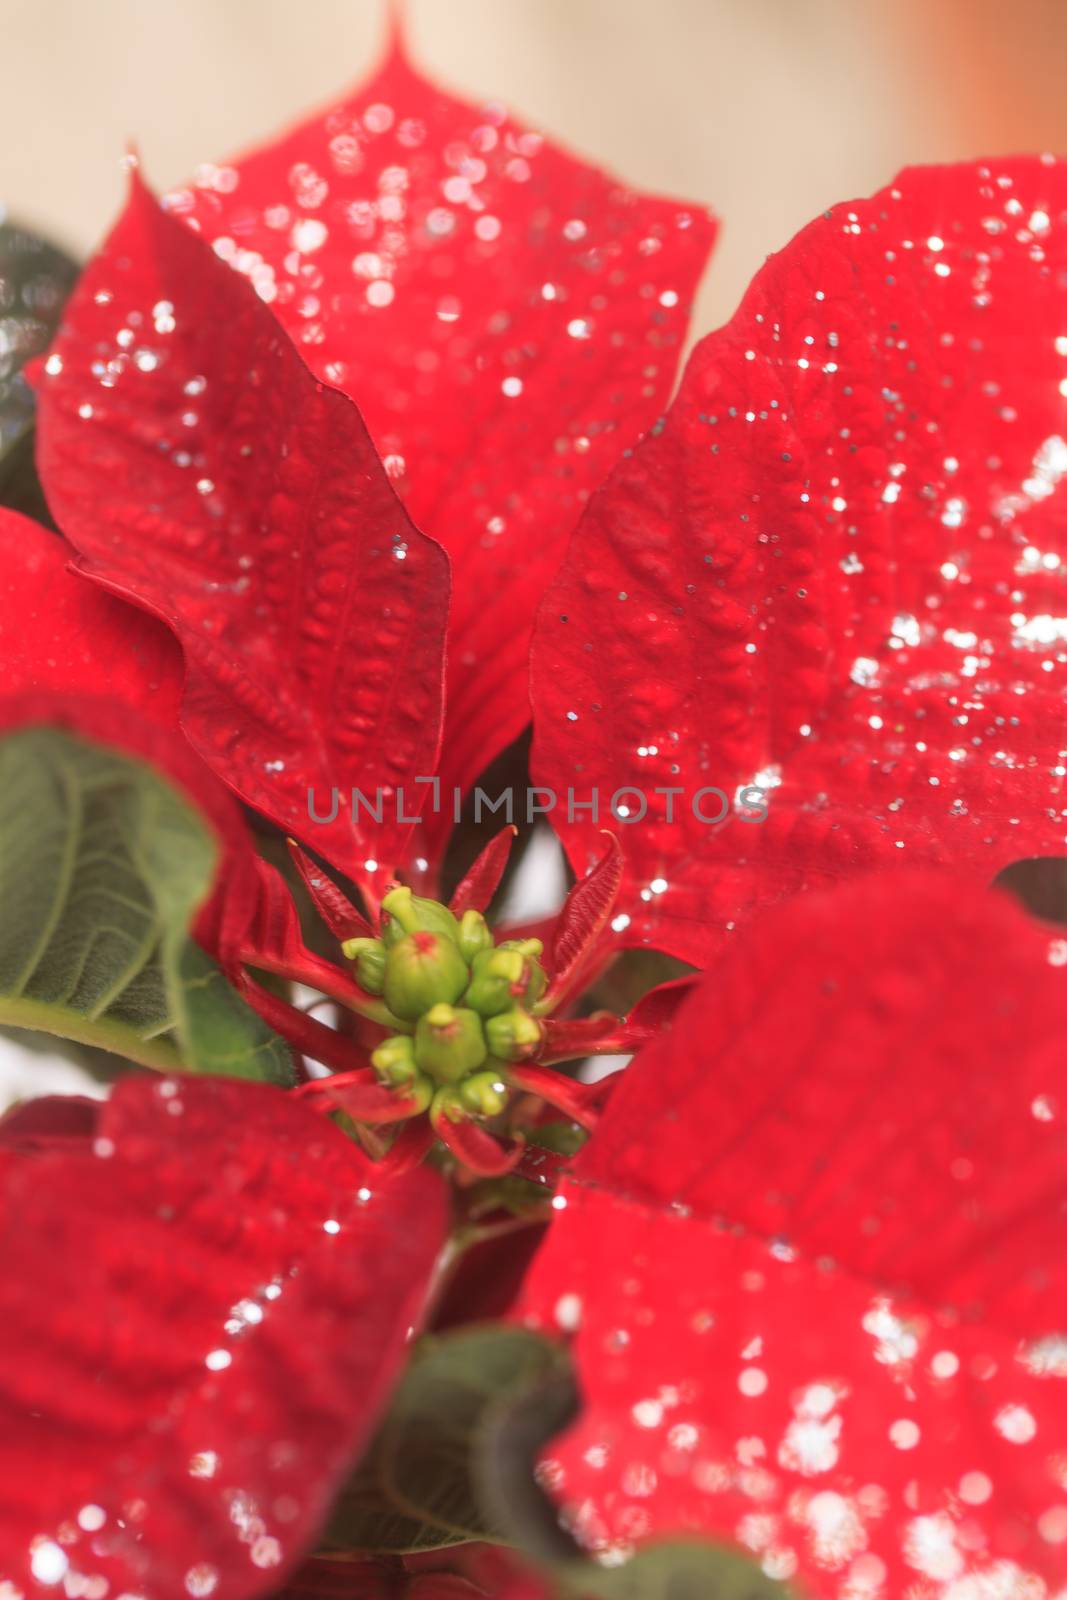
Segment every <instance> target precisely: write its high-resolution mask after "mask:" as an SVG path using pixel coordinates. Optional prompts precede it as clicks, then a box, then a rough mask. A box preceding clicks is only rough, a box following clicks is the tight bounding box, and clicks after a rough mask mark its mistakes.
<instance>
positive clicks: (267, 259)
mask: <svg viewBox="0 0 1067 1600" xmlns="http://www.w3.org/2000/svg"><path fill="white" fill-rule="evenodd" d="M166 203H167V204H168V206H170V207H171V209H173V210H174V211H175V212H176V213H177V214H178V215H181V216H183V217H184V218H186V219H187V220H188V221H189V223H190V224H191V225H192V226H194V227H196V228H198V229H199V230H200V231H201V232H202V233H203V236H204V237H205V238H206V239H208V240H209V241H210V242H211V244H212V245H213V247H214V249H215V250H216V251H217V252H218V254H220V255H221V256H222V257H223V259H224V260H227V261H229V262H230V263H231V265H232V266H234V267H235V268H236V269H237V270H238V271H239V272H243V273H245V274H246V275H247V276H248V277H250V278H251V280H252V282H253V283H254V284H255V286H256V288H257V289H258V290H259V292H260V294H261V295H262V296H263V298H264V299H265V300H267V301H268V302H269V303H270V305H271V308H272V310H273V311H274V312H275V314H276V315H277V317H278V319H279V321H280V322H281V323H282V325H283V326H284V327H285V328H286V329H287V330H288V331H289V333H290V334H291V335H292V337H293V339H294V340H295V341H296V343H297V345H298V347H299V348H300V350H301V353H302V354H303V355H304V356H305V358H306V360H307V361H308V362H309V363H310V365H311V367H312V369H313V370H314V371H315V372H316V373H317V374H318V376H319V377H321V378H323V379H325V380H326V381H327V382H328V383H331V384H335V385H336V386H337V387H339V388H341V389H344V390H345V392H346V393H348V394H350V395H351V396H352V397H353V399H355V400H356V402H357V403H358V404H359V406H360V408H361V409H362V410H363V413H364V415H365V417H366V419H367V423H368V426H369V428H370V430H371V433H372V435H373V437H374V439H375V442H376V443H377V445H378V448H379V450H380V451H381V453H382V455H383V456H384V458H385V461H386V465H387V466H388V467H389V469H390V472H391V473H392V474H393V476H394V479H395V481H396V483H397V487H398V488H399V490H400V492H401V493H402V494H403V496H404V499H405V501H406V503H407V505H408V508H409V509H410V511H411V514H412V516H413V518H414V519H415V521H416V522H417V523H418V525H419V527H421V528H425V529H426V530H427V531H428V532H430V533H432V534H434V535H435V536H436V537H437V538H439V539H440V540H441V541H442V542H443V544H444V545H445V547H446V549H447V550H448V552H449V555H450V556H451V557H452V561H453V563H454V566H455V570H456V573H457V584H456V592H455V595H454V599H453V615H452V622H451V634H450V639H451V642H450V645H449V705H448V723H447V730H446V737H445V744H444V763H445V765H444V769H443V771H444V778H445V781H446V782H447V783H448V784H449V785H451V784H452V783H467V782H468V781H469V780H471V779H473V778H475V777H476V776H477V775H478V773H479V772H480V771H481V770H482V769H483V768H484V767H485V766H486V764H487V763H488V762H489V760H490V759H491V758H492V756H493V755H494V754H496V753H497V752H498V751H499V750H501V749H503V747H504V746H505V745H506V744H508V743H509V741H510V740H511V739H513V738H514V737H515V736H516V735H517V734H518V733H520V732H521V730H522V728H523V727H524V726H525V725H526V723H527V722H528V721H529V702H528V699H527V692H526V655H527V648H528V644H529V638H530V626H531V618H532V616H533V612H534V608H535V606H536V604H537V601H538V600H539V599H540V597H541V594H542V593H543V591H544V587H545V584H546V583H547V582H548V580H549V578H550V577H551V575H552V573H553V571H554V570H555V568H556V566H557V564H558V562H559V559H560V556H561V555H562V552H563V549H564V546H565V542H566V538H567V535H568V533H569V531H570V529H571V528H572V527H573V525H574V522H575V520H576V518H577V516H578V513H579V511H580V509H581V507H582V504H583V502H584V499H585V497H586V496H587V494H588V493H589V492H590V490H591V489H592V488H593V487H594V486H595V485H596V484H597V483H599V482H600V480H601V479H602V478H603V477H604V474H605V473H606V472H607V470H608V468H609V467H610V466H611V465H613V463H614V462H615V461H616V460H617V459H618V457H619V455H620V454H621V453H622V451H623V450H624V449H625V448H626V447H627V446H629V445H630V444H631V443H632V442H633V440H634V438H635V437H636V436H637V434H638V433H639V431H640V430H641V429H642V428H644V427H646V426H647V425H648V424H649V423H650V422H651V421H652V420H653V418H654V417H655V416H656V414H657V411H658V410H659V408H660V407H661V406H662V404H663V403H664V402H665V400H666V398H667V396H668V394H669V392H670V388H671V384H672V382H673V379H674V373H675V369H676V365H677V362H678V358H679V354H680V351H681V346H682V341H683V339H684V337H685V329H686V322H687V318H688V311H689V304H690V300H691V298H692V293H693V290H694V287H695V285H696V282H697V280H698V278H699V276H700V273H701V271H702V269H703V266H704V262H705V259H706V256H707V253H708V250H709V248H710V245H711V241H712V238H713V235H714V226H713V224H712V223H711V221H710V220H709V218H708V216H707V214H706V213H705V212H704V211H703V210H702V209H701V208H700V207H693V206H687V205H684V204H681V203H678V202H675V201H671V200H666V199H662V198H659V197H655V196H652V195H643V194H637V193H635V192H634V191H632V190H629V189H627V188H625V187H624V186H622V185H621V184H620V183H619V182H618V181H617V180H615V179H614V178H611V177H609V176H607V175H606V174H604V173H602V172H599V171H597V169H596V168H594V167H591V166H588V165H587V164H586V163H585V162H582V161H579V160H577V159H576V158H575V157H573V156H571V155H569V154H567V153H566V152H564V151H562V150H560V149H559V148H558V147H556V146H554V145H553V144H551V143H550V142H549V141H547V140H545V139H544V138H542V137H541V135H540V134H537V133H534V132H532V131H531V130H530V129H528V128H526V127H524V126H523V125H522V124H521V123H519V122H517V121H515V120H513V119H512V118H510V117H509V116H507V114H506V113H505V112H504V110H503V109H502V108H501V107H499V106H497V105H488V106H472V105H468V104H466V103H464V102H463V101H461V100H458V99H456V98H455V97H454V96H452V95H449V94H445V93H443V92H442V91H441V90H439V89H437V88H436V87H435V86H434V85H432V84H430V83H428V82H427V81H426V80H425V79H424V78H422V77H420V76H419V74H418V73H416V72H415V71H414V70H413V69H412V67H411V65H410V64H409V62H408V61H407V60H406V59H405V58H404V56H403V54H402V53H401V52H400V51H399V50H394V51H393V52H392V53H391V55H390V57H389V59H388V61H387V62H386V63H385V65H384V67H383V69H382V70H381V71H380V72H378V73H377V74H376V75H375V76H374V77H373V78H372V79H371V81H370V82H368V83H367V84H365V85H364V86H363V87H362V88H360V89H359V90H357V91H356V93H355V94H353V95H352V96H351V97H349V98H346V99H344V100H341V101H339V102H338V103H337V104H335V105H333V106H330V107H329V108H327V109H326V110H325V111H320V112H318V113H316V115H315V116H313V117H312V118H311V119H310V120H309V121H307V122H305V123H303V124H302V125H301V126H300V127H298V128H296V129H294V130H292V131H291V132H289V133H287V134H286V135H284V136H283V137H282V138H281V139H279V140H277V141H275V142H273V143H271V144H269V145H266V146H265V147H264V148H263V149H261V150H259V151H257V152H255V153H253V154H251V155H249V156H246V157H245V158H244V159H242V160H239V161H236V162H233V163H227V164H225V165H223V166H215V165H212V166H208V167H205V168H203V169H202V173H201V176H200V178H199V179H198V182H197V184H196V186H195V187H191V188H188V189H182V190H179V191H177V192H176V193H173V194H171V195H169V196H168V197H167V201H166ZM422 770H423V771H428V770H429V769H428V768H423V769H422ZM448 816H449V808H448V807H447V806H446V807H444V808H443V810H442V812H441V814H440V815H439V816H438V817H437V818H430V819H429V821H430V822H431V823H433V822H435V821H436V823H437V824H438V828H439V829H440V828H441V827H447V823H448Z"/></svg>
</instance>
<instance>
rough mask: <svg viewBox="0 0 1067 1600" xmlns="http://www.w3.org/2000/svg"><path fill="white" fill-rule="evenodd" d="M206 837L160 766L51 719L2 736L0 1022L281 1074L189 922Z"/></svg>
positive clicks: (237, 1073) (287, 1073)
mask: <svg viewBox="0 0 1067 1600" xmlns="http://www.w3.org/2000/svg"><path fill="white" fill-rule="evenodd" d="M216 859H217V846H216V844H215V840H214V838H213V836H212V835H211V833H210V832H209V831H208V829H207V828H206V827H205V825H204V823H203V822H202V821H201V819H200V817H199V816H198V815H197V813H196V812H195V811H194V810H193V809H192V807H191V806H189V805H188V804H187V803H186V801H185V800H184V799H183V798H182V797H181V795H180V794H179V793H178V792H177V791H176V790H175V789H173V788H172V787H171V786H170V784H168V783H167V782H166V781H165V780H164V779H163V778H161V777H160V776H159V775H158V773H156V772H154V771H153V770H152V769H151V768H150V767H147V766H144V765H143V764H142V763H140V762H138V761H135V760H131V759H130V758H128V757H125V756H122V755H120V754H118V753H117V752H115V751H113V750H110V749H106V748H104V747H102V746H97V745H93V744H90V743H88V742H86V741H85V740H83V739H79V738H77V737H75V736H73V735H71V734H68V733H65V732H61V731H60V730H58V729H53V728H26V729H21V730H19V731H18V732H14V733H10V734H7V735H5V736H4V737H3V738H2V739H0V907H2V913H0V1025H6V1026H9V1027H18V1028H32V1029H36V1030H39V1031H42V1032H45V1033H52V1034H56V1035H58V1036H59V1037H60V1038H64V1039H71V1040H74V1041H76V1042H78V1043H81V1044H88V1045H94V1046H97V1047H99V1048H102V1049H105V1050H110V1051H112V1052H114V1053H115V1054H117V1055H120V1056H125V1057H127V1058H128V1059H129V1060H131V1061H136V1062H139V1063H141V1064H142V1065H144V1066H150V1067H157V1068H160V1069H162V1070H168V1071H169V1070H177V1071H187V1072H189V1071H192V1072H211V1073H219V1074H222V1075H225V1076H229V1077H243V1078H257V1079H261V1080H266V1081H268V1082H273V1083H290V1082H291V1081H292V1065H291V1062H290V1058H289V1053H288V1050H287V1048H286V1046H285V1044H284V1043H283V1041H282V1040H281V1039H279V1038H278V1037H277V1036H276V1035H275V1034H274V1033H272V1032H271V1030H270V1029H269V1028H268V1027H267V1026H266V1024H265V1023H263V1022H262V1020H261V1019H260V1018H259V1017H258V1016H257V1015H256V1013H255V1012H254V1011H252V1010H251V1009H250V1008H249V1007H248V1006H247V1005H246V1004H245V1002H244V1001H243V1000H242V999H241V998H240V996H239V995H238V994H237V993H236V992H235V991H234V990H233V989H232V988H231V987H230V985H229V984H228V983H227V982H226V980H225V978H224V977H223V975H222V973H221V972H220V971H219V970H218V968H217V967H215V966H214V965H213V963H212V962H211V961H210V960H209V958H208V957H207V956H206V955H205V954H204V953H203V951H201V950H200V948H199V946H197V945H196V944H195V943H194V942H193V940H192V938H191V937H190V935H189V932H188V929H189V926H190V923H191V920H192V918H193V915H194V913H195V911H196V908H197V907H198V906H199V904H200V903H201V901H202V900H203V899H204V898H205V896H206V894H207V893H208V890H209V888H210V885H211V882H212V878H213V876H214V872H215V865H216Z"/></svg>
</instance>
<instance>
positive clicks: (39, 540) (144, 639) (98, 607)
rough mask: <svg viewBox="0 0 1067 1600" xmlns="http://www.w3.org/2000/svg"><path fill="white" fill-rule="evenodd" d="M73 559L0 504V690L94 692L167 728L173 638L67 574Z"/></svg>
mask: <svg viewBox="0 0 1067 1600" xmlns="http://www.w3.org/2000/svg"><path fill="white" fill-rule="evenodd" d="M73 560H74V552H73V551H72V550H71V549H70V547H69V546H68V545H65V544H64V542H63V540H62V539H57V538H56V536H55V535H54V534H52V533H49V532H48V531H47V530H46V529H45V528H42V527H41V526H40V524H39V523H36V522H31V521H30V519H29V517H23V516H20V515H19V514H18V512H16V511H7V510H5V509H3V508H0V665H2V667H3V681H2V683H0V692H2V693H3V694H5V695H13V694H20V693H24V692H27V691H37V692H43V691H45V690H58V691H61V692H62V693H65V694H71V693H77V694H98V695H104V696H107V697H108V698H110V699H113V700H115V701H118V702H120V703H121V704H122V705H124V706H129V707H133V708H136V709H137V710H138V711H141V712H143V713H146V714H147V715H149V716H150V717H151V718H152V720H154V721H157V722H159V723H160V724H163V725H165V726H167V727H176V724H177V719H178V705H179V702H180V700H181V690H182V654H181V651H180V650H179V648H178V645H177V644H176V642H175V640H174V638H173V636H172V635H171V634H170V633H169V632H168V631H167V629H166V628H164V627H163V626H162V624H161V623H159V622H157V621H155V619H154V618H152V617H147V616H145V615H144V613H143V612H140V611H137V610H136V609H135V608H134V607H133V606H129V605H124V604H123V602H122V601H120V600H116V599H114V598H113V597H112V596H111V595H108V594H103V593H102V592H101V591H100V590H99V589H97V588H95V587H94V586H93V585H92V584H91V583H87V582H86V580H85V579H84V578H79V577H78V576H77V575H76V574H74V573H72V572H71V571H70V564H71V562H72V561H73Z"/></svg>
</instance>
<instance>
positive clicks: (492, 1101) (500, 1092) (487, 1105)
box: [459, 1072, 508, 1117]
mask: <svg viewBox="0 0 1067 1600" xmlns="http://www.w3.org/2000/svg"><path fill="white" fill-rule="evenodd" d="M459 1098H460V1101H461V1103H462V1104H463V1106H464V1107H465V1108H466V1109H467V1110H468V1111H471V1112H473V1113H474V1115H475V1116H479V1117H495V1116H498V1115H499V1114H500V1112H501V1111H503V1110H504V1108H505V1106H506V1105H507V1103H508V1086H507V1084H506V1083H505V1082H504V1081H503V1079H502V1078H499V1077H498V1076H497V1074H496V1073H495V1072H475V1073H473V1074H472V1076H471V1077H469V1078H464V1080H463V1082H462V1083H461V1084H460V1086H459Z"/></svg>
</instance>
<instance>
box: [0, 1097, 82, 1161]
mask: <svg viewBox="0 0 1067 1600" xmlns="http://www.w3.org/2000/svg"><path fill="white" fill-rule="evenodd" d="M99 1117H100V1101H99V1100H91V1099H89V1097H88V1096H87V1095H79V1094H42V1095H38V1096H37V1097H36V1098H35V1099H33V1100H22V1101H19V1102H18V1103H17V1104H15V1105H13V1106H11V1107H10V1108H9V1109H8V1110H7V1111H5V1112H4V1115H3V1116H2V1117H0V1149H3V1150H16V1151H18V1152H19V1153H21V1154H22V1155H39V1154H41V1153H43V1152H45V1151H48V1150H63V1149H70V1148H73V1147H75V1146H78V1145H87V1143H88V1141H89V1140H90V1139H91V1138H92V1136H93V1134H94V1133H95V1132H96V1125H97V1122H98V1120H99Z"/></svg>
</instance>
